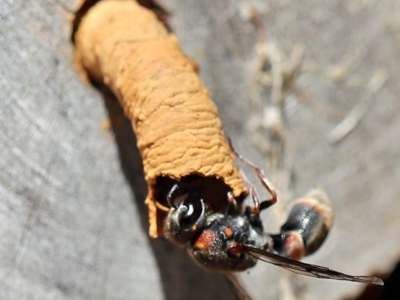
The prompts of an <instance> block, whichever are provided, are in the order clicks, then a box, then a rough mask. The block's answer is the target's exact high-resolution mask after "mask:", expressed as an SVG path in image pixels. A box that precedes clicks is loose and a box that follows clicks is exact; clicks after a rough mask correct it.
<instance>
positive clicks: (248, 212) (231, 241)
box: [164, 144, 383, 285]
mask: <svg viewBox="0 0 400 300" xmlns="http://www.w3.org/2000/svg"><path fill="white" fill-rule="evenodd" d="M230 145H231V144H230ZM231 149H232V151H233V152H234V154H235V155H236V157H238V158H239V159H240V160H241V161H243V162H244V163H245V164H247V165H248V166H250V167H251V168H252V169H254V171H255V172H256V174H257V177H258V178H259V179H260V181H261V184H262V185H263V186H264V187H265V188H266V189H267V190H268V192H269V193H270V194H271V195H272V198H271V199H270V200H266V201H260V200H259V198H258V196H257V192H256V190H255V188H254V186H253V185H251V183H249V182H247V183H248V185H249V191H250V195H251V197H252V200H253V202H254V203H255V206H254V207H250V206H246V207H245V208H241V206H240V205H238V202H239V201H236V199H235V198H234V197H233V195H232V193H231V192H230V191H227V193H226V199H227V201H228V202H229V203H230V206H229V207H228V210H227V212H226V213H214V212H213V210H212V209H210V207H209V205H208V204H207V203H212V201H210V200H208V199H205V198H204V195H205V194H204V193H202V188H204V187H202V186H199V185H197V186H195V187H194V188H193V185H191V182H190V180H189V181H185V180H184V181H183V182H174V181H171V182H170V189H169V191H168V192H167V193H166V195H165V197H166V201H167V202H168V204H169V205H170V211H169V213H168V216H167V218H166V219H165V223H164V234H165V236H166V237H167V238H168V239H169V240H171V241H172V242H173V243H175V244H177V245H180V246H185V247H187V249H188V252H189V254H190V256H191V257H192V258H193V260H194V261H195V262H196V263H197V264H198V265H199V266H201V267H203V268H205V269H207V270H212V271H219V272H223V273H227V272H235V271H244V270H247V269H249V268H252V267H254V266H255V265H256V263H257V261H259V260H261V261H264V262H267V263H271V264H273V265H276V266H278V267H282V268H284V269H287V270H289V271H292V272H295V273H299V274H302V275H305V276H310V277H316V278H323V279H335V280H345V281H354V282H360V283H367V284H375V285H383V281H382V280H381V279H379V278H376V277H372V276H353V275H348V274H344V273H341V272H338V271H335V270H332V269H330V268H327V267H323V266H319V265H313V264H307V263H304V262H300V261H299V259H301V258H302V257H304V256H307V255H310V254H312V253H314V252H315V251H316V250H318V249H319V247H320V246H321V245H322V244H323V242H324V241H325V239H326V237H327V235H328V233H329V229H330V228H331V226H332V224H333V212H332V209H331V207H330V206H329V202H328V200H327V196H326V194H325V193H324V192H323V191H322V190H320V189H314V190H311V191H310V192H309V193H308V194H307V195H306V196H305V197H303V198H300V199H298V200H296V201H294V202H293V203H292V205H291V209H290V212H289V214H288V217H287V220H286V222H285V223H284V224H283V225H282V226H281V228H280V232H279V233H277V234H268V233H265V232H264V228H263V225H262V221H261V218H260V213H261V212H262V211H263V210H265V209H267V208H269V207H271V206H272V205H273V204H275V203H276V202H277V194H276V192H275V190H274V188H273V187H272V185H271V183H270V182H269V180H268V179H267V177H266V176H265V174H264V172H263V170H262V169H260V168H258V167H257V166H256V165H255V164H253V163H252V162H250V161H248V160H247V159H245V158H244V157H243V156H241V155H240V154H238V153H237V152H236V151H235V150H234V149H233V147H232V145H231ZM208 196H210V195H208ZM240 200H241V199H240Z"/></svg>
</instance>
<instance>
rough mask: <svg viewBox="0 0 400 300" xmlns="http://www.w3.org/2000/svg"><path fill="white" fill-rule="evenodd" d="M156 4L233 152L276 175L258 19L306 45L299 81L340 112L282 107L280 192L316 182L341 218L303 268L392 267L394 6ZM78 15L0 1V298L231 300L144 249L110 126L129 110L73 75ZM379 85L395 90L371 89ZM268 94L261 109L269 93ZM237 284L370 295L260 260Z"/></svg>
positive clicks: (124, 156) (138, 187)
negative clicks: (334, 140) (286, 179)
mask: <svg viewBox="0 0 400 300" xmlns="http://www.w3.org/2000/svg"><path fill="white" fill-rule="evenodd" d="M162 3H163V4H164V5H165V6H166V7H167V9H168V10H169V11H170V12H171V19H170V21H171V24H172V27H173V28H174V29H175V30H176V32H177V34H178V36H179V38H180V39H181V41H182V44H183V48H184V49H185V50H186V51H187V52H188V53H189V54H190V55H191V56H192V57H194V58H195V59H196V60H197V61H198V62H199V63H200V66H201V76H202V78H203V79H204V81H205V84H206V86H207V87H208V88H209V89H210V91H211V93H212V95H213V99H214V100H215V102H216V103H217V105H218V108H219V111H220V115H221V118H222V120H223V123H224V127H225V130H226V131H227V133H228V135H229V136H230V137H231V138H232V140H233V141H234V144H235V145H236V148H237V150H238V151H240V152H241V153H242V154H244V155H246V156H247V157H249V158H251V159H252V160H253V161H254V162H256V163H257V164H258V165H260V166H262V167H263V168H265V169H266V170H267V171H268V166H269V158H268V155H267V153H266V152H265V151H263V149H262V148H261V147H259V146H258V145H259V144H261V143H262V142H263V140H262V138H261V141H260V137H264V138H265V140H266V141H268V138H267V134H266V129H265V131H264V129H263V128H258V129H255V127H254V126H250V124H254V123H256V121H257V120H258V119H261V117H262V115H261V112H262V109H260V108H259V109H255V108H254V107H252V105H250V103H251V102H250V101H251V94H252V93H253V92H254V89H255V87H254V85H252V84H251V78H252V76H253V75H254V74H255V72H256V67H255V61H256V53H255V44H256V43H257V42H259V41H260V40H259V36H258V35H257V34H256V29H255V28H254V26H253V25H252V23H251V22H250V19H251V15H252V12H254V11H258V13H259V14H260V15H261V16H262V18H263V20H264V27H265V34H264V37H265V42H266V43H272V42H273V43H275V45H278V46H279V47H280V49H281V52H282V53H284V54H289V53H290V52H291V51H292V49H293V47H294V46H295V44H297V43H301V44H303V45H304V47H305V51H306V52H305V53H306V54H305V59H304V64H303V68H302V69H301V70H300V72H299V73H298V75H297V77H296V79H295V84H296V85H297V86H298V87H301V88H302V89H304V90H306V91H307V93H308V94H309V95H310V96H311V98H312V99H313V101H314V102H316V103H318V105H319V106H323V107H328V108H333V109H335V110H336V111H338V112H339V113H338V115H339V117H338V118H328V117H326V116H324V115H323V114H322V113H321V111H320V110H318V109H315V107H316V106H315V105H310V104H307V103H306V102H305V101H304V99H303V100H301V99H299V97H296V96H295V95H293V94H290V95H289V97H287V98H286V105H285V114H286V122H285V127H286V136H287V141H288V142H289V143H290V155H291V157H292V158H293V160H294V166H293V170H294V171H293V176H292V180H291V183H290V186H289V187H290V190H289V192H286V194H285V195H288V194H291V195H292V196H300V195H302V194H304V193H305V192H306V191H307V190H308V188H309V187H312V186H313V185H319V186H323V187H324V188H325V189H326V190H327V192H328V194H329V195H330V198H331V200H332V204H333V207H334V210H335V213H336V224H335V227H334V229H333V231H332V233H331V235H330V236H329V238H328V240H327V242H326V244H325V245H324V246H323V247H322V249H321V250H320V251H318V252H317V253H316V254H315V255H313V256H312V257H310V258H308V259H307V262H311V263H317V264H322V265H326V266H329V267H331V268H334V269H337V270H340V271H343V272H347V273H351V274H356V275H368V274H369V273H370V272H373V271H384V270H387V269H390V266H391V265H392V264H393V263H394V262H395V261H396V260H397V259H398V258H399V256H400V239H399V236H400V221H399V218H398V212H399V210H400V201H399V200H398V198H399V197H400V187H399V184H398V183H399V182H400V172H399V170H400V118H399V117H398V116H399V113H398V111H399V110H400V102H399V99H398V98H399V97H398V95H399V94H400V84H399V78H400V71H399V68H398V57H399V54H400V24H399V22H398V19H399V14H400V5H399V3H398V1H396V0H386V1H373V0H369V1H351V3H350V2H349V3H347V2H346V1H333V0H332V1H328V2H326V1H325V2H324V3H322V2H320V1H305V2H302V3H300V2H299V3H297V2H294V1H280V0H279V1H278V0H276V1H261V0H260V1H247V0H246V1H227V0H221V1H210V0H207V1H199V0H188V1H182V0H179V1H178V0H164V1H163V2H162ZM74 7H75V4H74V3H71V2H70V1H67V0H59V1H42V0H41V1H35V2H34V3H32V4H30V5H27V4H26V3H25V2H24V1H22V0H18V1H3V2H0V17H1V20H2V26H1V27H0V45H1V49H2V51H1V52H0V70H1V71H0V72H1V76H0V91H1V96H2V97H1V101H0V111H1V119H0V122H1V128H2V129H1V130H0V145H1V147H0V157H1V160H0V219H1V224H2V225H3V226H1V228H0V237H1V243H0V287H1V288H0V298H1V299H171V300H177V299H232V298H233V295H232V293H231V292H230V291H229V289H228V286H227V284H226V282H225V281H224V279H223V278H222V276H220V275H218V274H212V273H207V272H204V271H202V270H199V269H198V268H197V267H196V266H195V265H194V264H193V263H192V262H191V261H190V260H189V259H188V257H187V255H186V253H185V251H184V250H183V249H176V248H175V247H174V246H172V245H170V244H169V243H167V242H166V241H163V240H156V241H150V240H149V239H148V237H147V226H148V225H147V212H146V208H145V207H144V204H143V200H144V198H145V196H146V193H147V191H146V185H145V182H144V179H143V173H142V171H141V168H142V166H141V161H140V157H139V155H138V152H137V149H136V146H135V143H136V141H135V139H134V136H133V133H132V130H131V129H130V127H129V126H130V125H129V123H128V122H124V123H123V125H121V126H117V127H116V128H115V129H114V130H111V131H108V130H105V129H104V128H103V127H102V124H103V123H104V122H106V121H108V120H109V119H110V116H111V117H112V116H115V114H116V115H118V114H120V112H118V105H117V104H116V102H115V101H113V100H112V99H110V98H111V97H103V96H102V95H101V94H100V93H99V92H98V91H96V90H95V89H94V88H93V87H91V86H88V85H84V84H83V83H82V81H81V80H80V78H79V77H78V75H77V73H76V71H75V69H74V66H73V62H72V51H71V44H70V41H69V34H70V23H69V18H70V17H71V10H72V9H73V8H74ZM352 62H353V63H352ZM347 65H353V66H354V67H353V68H350V70H349V72H347V73H348V74H347V75H346V74H345V75H346V76H343V77H338V74H339V73H338V72H336V73H335V74H336V77H334V76H333V75H332V74H333V72H332V70H334V68H332V67H333V66H335V67H336V69H338V68H337V67H338V66H342V67H343V66H347ZM342 70H343V68H342ZM380 74H383V75H382V76H383V77H385V76H387V80H386V81H384V85H383V87H382V88H381V89H379V90H378V91H377V92H371V87H373V84H370V83H369V82H371V79H372V78H377V77H374V76H378V77H379V76H380ZM339 75H340V74H339ZM382 76H381V77H382ZM335 78H336V79H335ZM341 78H342V80H341V81H340V80H338V79H341ZM378 79H379V78H378ZM335 80H336V81H335ZM261 95H262V99H265V107H267V105H268V101H270V100H269V98H270V92H269V90H268V88H266V89H263V90H262V92H261ZM105 98H107V99H105ZM365 99H367V100H365ZM361 101H367V103H369V105H368V106H367V109H366V113H365V115H364V117H363V119H362V120H361V122H360V124H359V125H358V126H357V127H356V128H355V130H354V131H353V132H351V133H350V135H349V136H348V137H346V138H345V139H343V140H342V141H341V142H339V143H338V144H336V145H331V144H329V143H328V141H327V135H328V133H329V132H331V130H332V129H334V128H335V126H336V125H337V124H338V123H339V122H340V121H341V119H342V118H343V117H344V116H346V114H347V113H349V112H350V111H351V110H352V109H353V108H354V107H355V106H356V105H357V104H358V103H361ZM256 133H258V135H257V134H256ZM278 179H279V178H277V179H276V180H274V178H272V180H274V181H277V182H280V181H279V180H278ZM278 185H279V184H278ZM282 186H284V185H282ZM281 189H282V190H283V188H281ZM282 198H285V197H282ZM286 198H290V197H286ZM282 202H284V201H282ZM281 209H282V206H279V205H278V206H277V207H276V208H274V209H271V210H270V211H269V212H266V213H264V214H263V219H264V220H265V222H266V225H267V227H268V228H270V229H277V228H278V226H279V224H277V223H274V224H270V223H271V222H269V220H275V219H279V215H280V214H281V212H280V210H281ZM277 215H278V217H277ZM241 278H242V279H243V280H244V281H245V284H246V286H247V287H249V289H250V293H251V294H252V295H253V296H254V298H255V299H291V298H290V293H293V294H294V295H295V296H294V298H292V299H342V298H344V297H345V296H349V295H350V296H351V295H354V294H356V293H357V291H359V290H361V288H362V286H361V285H358V284H349V283H341V282H333V281H321V280H316V279H308V278H298V277H291V276H288V275H287V273H286V272H283V271H279V270H277V269H276V268H274V267H272V266H268V265H266V264H263V263H259V264H258V265H257V266H256V268H254V269H253V270H251V271H250V272H249V273H243V274H241ZM302 297H303V298H302Z"/></svg>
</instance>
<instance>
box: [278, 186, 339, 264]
mask: <svg viewBox="0 0 400 300" xmlns="http://www.w3.org/2000/svg"><path fill="white" fill-rule="evenodd" d="M332 224H333V211H332V208H331V207H330V205H329V202H328V197H327V195H326V194H325V192H324V191H322V190H320V189H314V190H311V191H310V192H309V193H308V194H307V195H306V196H305V197H304V198H300V199H297V200H295V201H294V202H293V204H292V205H291V209H290V212H289V215H288V217H287V220H286V222H285V224H283V225H282V227H281V232H280V234H276V235H271V238H272V240H273V250H275V251H276V252H278V253H279V254H280V255H282V256H285V257H289V258H292V259H296V260H299V259H301V258H302V257H303V256H306V255H310V254H312V253H314V252H315V251H316V250H318V248H319V247H320V246H321V245H322V244H323V242H324V241H325V238H326V237H327V235H328V233H329V230H330V228H331V227H332Z"/></svg>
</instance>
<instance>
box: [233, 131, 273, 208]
mask: <svg viewBox="0 0 400 300" xmlns="http://www.w3.org/2000/svg"><path fill="white" fill-rule="evenodd" d="M228 142H229V146H230V148H231V150H232V152H233V153H234V154H235V156H236V157H237V158H238V159H239V160H241V161H242V162H243V163H245V164H246V165H247V166H249V167H250V168H252V169H253V170H254V172H256V174H257V177H258V179H259V180H260V182H261V184H262V185H263V187H265V188H266V189H267V191H268V192H269V193H270V194H271V196H272V198H271V199H270V200H265V201H263V202H262V203H264V204H262V205H263V206H264V208H261V207H260V200H259V199H258V196H257V193H256V192H255V188H254V186H253V185H252V184H251V183H250V182H249V181H248V180H247V179H246V177H245V176H243V173H242V176H243V177H244V178H245V181H246V182H247V184H249V186H250V195H251V197H252V199H253V202H254V205H255V207H254V209H253V213H259V212H260V210H262V209H265V208H267V207H270V206H272V205H274V204H275V203H276V202H277V201H278V197H277V195H276V192H275V189H274V188H273V186H272V183H271V182H270V181H269V179H268V178H267V176H265V173H264V171H263V170H262V169H260V168H259V167H257V166H256V165H255V164H253V163H252V162H251V161H249V160H248V159H247V158H245V157H243V156H242V155H240V154H239V153H238V152H236V150H235V148H233V145H232V141H231V140H230V139H228ZM252 189H253V192H252ZM253 194H254V196H253Z"/></svg>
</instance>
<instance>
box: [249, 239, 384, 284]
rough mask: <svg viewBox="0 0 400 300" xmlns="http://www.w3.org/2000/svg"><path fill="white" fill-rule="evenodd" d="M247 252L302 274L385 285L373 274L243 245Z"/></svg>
mask: <svg viewBox="0 0 400 300" xmlns="http://www.w3.org/2000/svg"><path fill="white" fill-rule="evenodd" d="M243 246H244V249H245V250H246V252H247V253H248V254H250V255H252V256H254V257H256V258H257V259H259V260H262V261H265V262H267V263H271V264H273V265H275V266H278V267H282V268H284V269H287V270H289V271H292V272H294V273H298V274H302V275H305V276H309V277H316V278H324V279H335V280H345V281H354V282H361V283H369V284H375V285H383V281H382V280H381V279H379V278H377V277H373V276H353V275H348V274H344V273H340V272H338V271H335V270H332V269H329V268H327V267H322V266H318V265H312V264H307V263H304V262H301V261H298V260H293V259H290V258H287V257H283V256H280V255H278V254H275V253H272V252H269V251H266V250H261V249H258V248H256V247H253V246H250V245H243Z"/></svg>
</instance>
